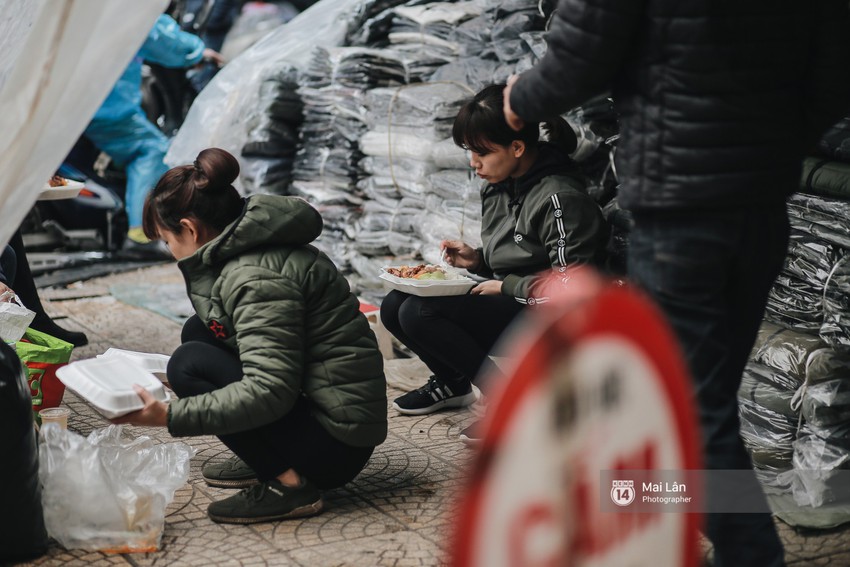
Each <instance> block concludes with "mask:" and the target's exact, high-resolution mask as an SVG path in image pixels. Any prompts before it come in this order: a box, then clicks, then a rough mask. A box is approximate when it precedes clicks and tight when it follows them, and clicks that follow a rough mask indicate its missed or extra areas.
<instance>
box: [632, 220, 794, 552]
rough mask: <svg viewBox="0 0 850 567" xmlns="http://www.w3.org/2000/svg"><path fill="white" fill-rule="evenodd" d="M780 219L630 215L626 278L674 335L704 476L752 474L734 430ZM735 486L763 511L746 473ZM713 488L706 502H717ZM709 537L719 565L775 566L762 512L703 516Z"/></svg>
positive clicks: (782, 237)
mask: <svg viewBox="0 0 850 567" xmlns="http://www.w3.org/2000/svg"><path fill="white" fill-rule="evenodd" d="M784 215H785V213H784V209H781V210H779V209H775V210H770V211H755V210H753V211H749V210H745V211H723V212H714V213H692V214H689V213H680V214H669V215H664V214H660V215H646V214H639V215H636V216H635V228H634V230H633V232H632V235H631V240H630V243H629V273H630V275H631V277H633V278H634V279H635V280H636V281H637V282H638V283H640V284H641V285H642V286H643V287H644V289H645V290H646V291H647V292H648V293H649V294H650V295H651V296H652V297H653V299H655V301H656V302H657V303H658V304H659V306H660V307H661V308H662V310H663V311H664V312H665V314H666V315H667V317H668V320H669V322H670V324H671V325H672V327H673V328H674V330H675V332H676V334H677V336H678V337H679V340H680V343H681V345H682V350H683V352H684V355H685V357H686V359H687V360H688V362H689V366H690V368H691V372H692V375H693V376H692V378H693V380H694V385H695V390H696V396H697V402H698V408H699V414H700V415H699V417H700V424H701V428H702V434H703V440H704V455H705V461H706V467H707V468H708V469H716V470H728V469H747V470H751V469H752V463H751V461H750V458H749V455H748V454H747V452H746V449H745V447H744V445H743V441H742V440H741V437H740V432H739V431H740V423H739V420H738V403H737V390H738V387H739V385H740V382H741V375H742V372H743V369H744V366H745V365H746V361H747V356H748V354H749V351H750V348H751V347H752V344H753V342H754V340H755V336H756V333H757V331H758V327H759V324H760V322H761V318H762V315H763V310H764V305H765V302H766V298H767V292H768V290H769V289H770V286H771V284H772V282H773V279H774V278H775V277H776V274H777V273H778V272H779V269H780V268H781V266H782V260H783V258H784V255H785V247H786V244H787V238H788V226H787V220H785V216H784ZM756 233H757V234H756ZM709 484H711V482H710V480H709ZM737 489H739V490H742V491H749V492H750V494H756V495H757V496H756V498H755V500H760V504H761V505H762V506H763V507H764V509H766V508H767V506H766V502H765V501H764V498H763V494H762V492H761V488H760V486H759V485H758V482H757V481H756V479H755V476H754V475H752V477H751V478H750V482H749V483H748V485H747V486H746V487H744V486H741V487H737ZM712 491H713V489H712V488H709V494H708V495H707V497H708V498H709V499H710V500H712V499H714V500H717V499H718V498H719V496H718V495H717V494H714V495H712ZM760 507H761V506H760ZM707 535H708V537H709V539H711V541H712V542H713V543H714V546H715V564H716V565H717V566H718V567H727V566H730V565H754V566H779V565H783V554H782V545H781V542H780V541H779V537H778V535H777V533H776V528H775V525H774V524H773V519H772V516H771V515H770V514H769V513H752V514H709V515H708V516H707Z"/></svg>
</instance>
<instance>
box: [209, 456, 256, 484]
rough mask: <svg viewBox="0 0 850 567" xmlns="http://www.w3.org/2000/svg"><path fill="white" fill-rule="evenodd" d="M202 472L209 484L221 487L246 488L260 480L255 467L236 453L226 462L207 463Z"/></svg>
mask: <svg viewBox="0 0 850 567" xmlns="http://www.w3.org/2000/svg"><path fill="white" fill-rule="evenodd" d="M202 474H203V475H204V480H205V481H207V484H209V485H210V486H219V487H221V488H245V487H246V486H252V485H254V484H257V483H258V482H260V481H259V480H257V473H255V472H254V469H252V468H251V467H249V466H248V464H247V463H246V462H245V461H243V460H242V459H240V458H239V457H237V456H235V455H234V456H233V457H230V458H229V459H227V460H226V461H224V462H221V463H210V464H208V465H206V466H205V467H204V470H203V473H202Z"/></svg>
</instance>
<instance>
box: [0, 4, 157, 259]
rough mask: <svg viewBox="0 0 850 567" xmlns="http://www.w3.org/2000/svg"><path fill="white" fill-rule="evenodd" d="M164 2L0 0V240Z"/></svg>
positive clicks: (50, 172)
mask: <svg viewBox="0 0 850 567" xmlns="http://www.w3.org/2000/svg"><path fill="white" fill-rule="evenodd" d="M166 5H167V2H165V1H164V0H158V1H151V2H144V3H141V4H140V3H138V2H135V1H132V0H108V1H107V0H84V1H79V0H78V1H72V0H0V14H3V16H4V17H3V18H2V19H0V38H2V39H0V42H2V45H0V47H2V53H3V57H2V58H0V108H2V109H3V112H2V113H0V131H2V132H3V137H2V140H0V203H3V205H2V208H0V243H5V242H8V240H9V237H10V236H11V235H12V234H13V233H14V231H15V230H16V229H17V227H18V226H19V225H20V223H21V221H22V220H23V218H24V217H25V216H26V214H27V211H29V209H30V207H32V205H33V203H35V200H36V198H37V197H38V194H39V191H40V190H41V188H42V187H43V186H44V184H45V182H46V181H47V180H48V179H49V178H50V176H52V175H53V173H54V172H55V171H56V169H57V168H58V167H59V164H60V163H61V162H62V159H63V158H64V157H65V155H66V154H67V153H68V151H69V150H70V149H71V147H72V146H73V145H74V142H75V141H76V140H77V138H78V137H79V135H80V134H81V133H82V132H83V130H84V129H85V127H86V125H87V124H88V122H89V120H90V118H91V117H92V116H93V115H94V112H95V110H97V108H98V106H100V103H101V102H103V99H104V98H106V95H107V94H108V93H109V91H110V89H111V88H112V85H113V84H114V83H115V81H116V80H117V79H118V77H119V76H120V75H121V72H122V71H123V70H124V68H125V67H126V66H127V63H128V62H129V61H130V59H131V58H132V56H133V54H134V53H135V52H136V51H137V50H138V48H139V46H141V44H142V42H143V41H144V39H145V37H147V33H148V30H150V28H151V26H152V25H153V22H154V20H156V18H157V16H159V15H160V14H161V13H162V11H163V10H164V9H165V6H166ZM128 13H132V14H133V17H132V18H128V17H127V14H128ZM104 53H109V57H106V58H105V57H103V54H104Z"/></svg>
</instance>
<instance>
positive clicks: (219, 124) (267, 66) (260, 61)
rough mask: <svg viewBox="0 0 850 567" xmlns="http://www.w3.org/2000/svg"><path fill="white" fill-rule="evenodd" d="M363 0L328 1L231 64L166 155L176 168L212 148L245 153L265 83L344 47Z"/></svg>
mask: <svg viewBox="0 0 850 567" xmlns="http://www.w3.org/2000/svg"><path fill="white" fill-rule="evenodd" d="M358 4H359V0H323V1H322V2H319V3H317V4H315V5H313V6H312V7H310V8H309V9H307V10H306V11H304V12H302V13H301V14H299V15H298V16H297V17H295V18H294V19H293V20H292V21H290V22H288V23H287V24H285V25H283V26H280V27H279V28H278V29H276V30H275V31H274V32H272V33H270V34H269V35H267V36H266V37H265V38H263V39H262V40H260V41H259V42H257V43H256V44H255V45H253V46H252V47H251V48H250V49H248V50H247V51H245V52H244V53H242V54H241V55H240V56H239V57H237V58H236V59H234V60H233V61H231V62H229V63H228V64H227V65H226V66H225V67H224V68H223V69H222V70H221V71H220V72H219V73H218V74H216V76H215V77H214V78H213V80H212V81H210V83H209V85H207V87H206V88H205V89H204V90H203V91H201V93H200V94H199V95H198V97H197V98H196V99H195V102H194V104H192V108H191V109H190V110H189V114H188V115H187V116H186V120H185V122H184V123H183V127H182V128H181V129H180V131H179V132H178V133H177V136H176V137H175V138H174V140H173V141H172V143H171V148H170V150H169V152H168V155H166V158H165V159H166V162H167V163H169V164H170V165H179V164H185V163H192V161H193V160H194V159H195V157H196V156H197V155H198V152H200V151H201V150H203V149H204V148H208V147H211V146H215V147H219V148H223V149H225V150H227V151H229V152H230V153H232V154H233V155H237V156H238V155H241V153H242V148H243V147H245V145H246V143H248V141H249V132H250V131H251V127H250V123H249V121H248V120H246V119H249V118H250V117H251V116H252V115H254V114H255V110H256V109H258V108H262V107H263V104H262V102H263V100H264V99H265V93H266V91H265V90H264V89H265V88H268V87H266V86H264V85H266V84H267V83H268V81H270V80H273V78H274V77H276V76H278V75H279V73H281V70H282V69H283V70H286V72H289V70H295V71H298V72H300V71H303V70H304V69H306V68H307V65H308V63H309V62H310V57H311V55H312V49H313V47H316V46H321V47H333V46H336V45H339V44H340V43H342V41H343V40H344V38H345V35H346V33H347V32H348V26H349V18H350V16H351V14H353V13H354V11H355V8H356V7H357V5H358Z"/></svg>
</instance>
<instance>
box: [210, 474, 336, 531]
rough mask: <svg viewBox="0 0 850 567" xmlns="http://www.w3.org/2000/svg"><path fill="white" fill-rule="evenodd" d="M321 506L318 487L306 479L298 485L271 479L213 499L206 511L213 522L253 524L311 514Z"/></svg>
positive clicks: (320, 508)
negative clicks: (225, 496) (284, 483)
mask: <svg viewBox="0 0 850 567" xmlns="http://www.w3.org/2000/svg"><path fill="white" fill-rule="evenodd" d="M323 506H324V503H323V502H322V495H321V494H320V493H319V490H318V489H317V488H316V487H315V486H313V485H312V484H310V483H309V482H307V481H306V480H302V481H301V486H285V485H283V484H281V483H280V482H279V481H278V480H277V479H273V480H269V481H266V482H261V483H259V484H255V485H254V486H251V487H249V488H245V489H243V490H241V491H240V492H239V493H238V494H234V495H233V496H231V497H230V498H225V499H224V500H219V501H218V502H213V503H212V504H210V505H209V508H207V514H209V517H210V519H211V520H212V521H213V522H219V523H222V524H256V523H258V522H273V521H275V520H284V519H286V518H302V517H304V516H313V515H314V514H318V513H319V512H321V511H322V507H323Z"/></svg>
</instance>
